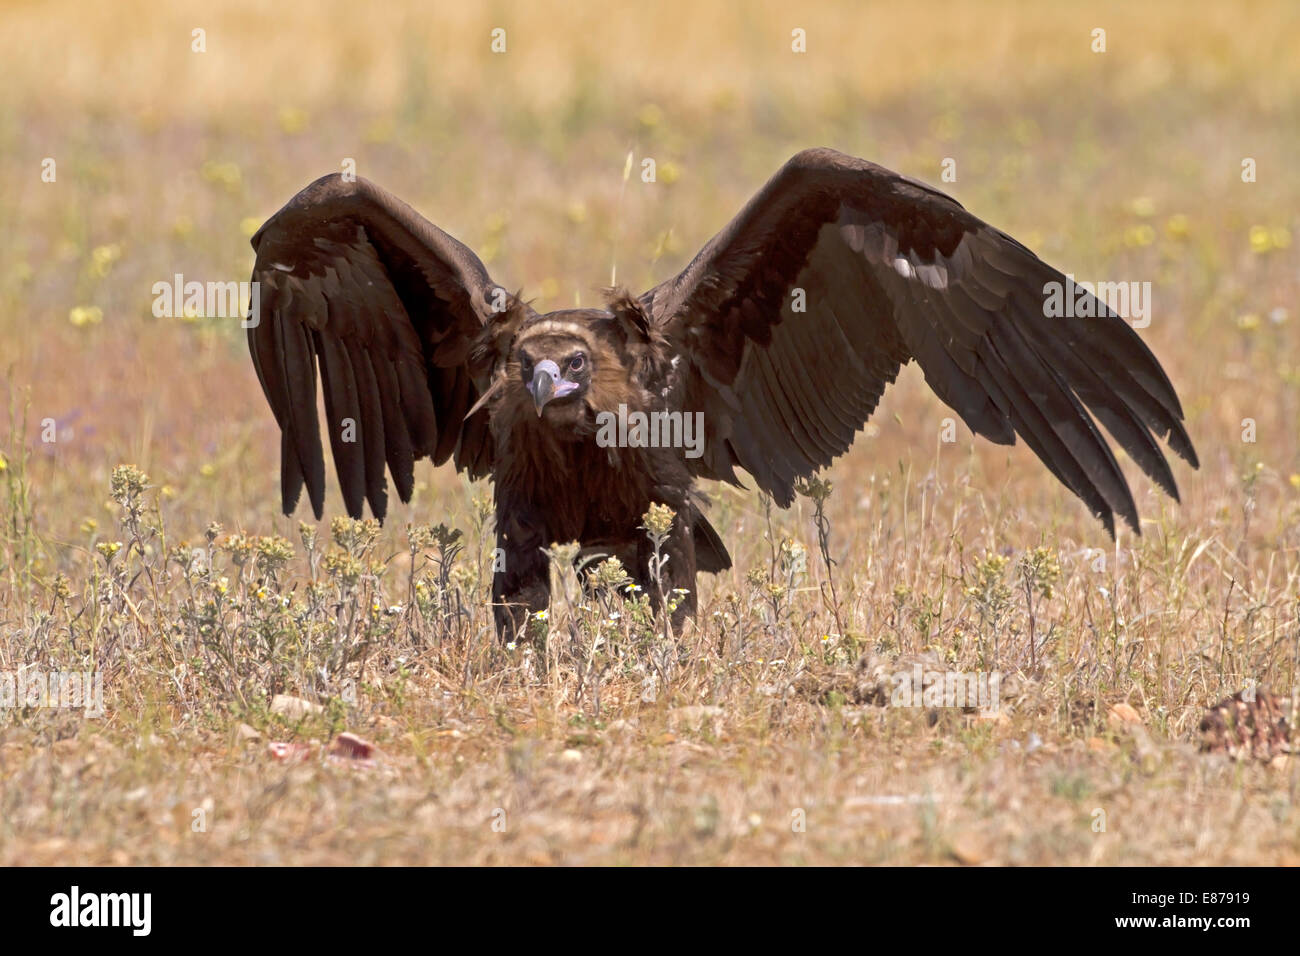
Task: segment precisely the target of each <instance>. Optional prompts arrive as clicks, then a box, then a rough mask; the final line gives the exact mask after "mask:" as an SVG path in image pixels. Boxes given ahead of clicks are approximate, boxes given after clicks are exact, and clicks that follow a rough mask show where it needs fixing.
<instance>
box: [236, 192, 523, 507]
mask: <svg viewBox="0 0 1300 956" xmlns="http://www.w3.org/2000/svg"><path fill="white" fill-rule="evenodd" d="M253 248H254V249H255V250H256V251H257V261H256V264H255V265H254V267H253V282H254V283H255V286H254V288H256V289H257V290H258V293H257V296H256V297H255V299H254V302H255V303H256V307H255V312H253V313H252V314H251V315H250V320H249V321H250V323H251V325H250V327H249V329H248V348H249V352H250V353H251V354H252V357H253V365H254V367H256V369H257V377H258V379H259V380H260V381H261V383H262V391H263V392H264V393H265V394H266V400H267V401H268V402H269V403H270V405H271V410H272V411H273V412H274V413H275V419H276V421H277V422H278V423H279V425H280V432H281V444H280V475H281V493H282V498H283V505H284V511H285V513H286V514H289V513H292V511H293V509H294V507H295V506H296V504H297V502H298V498H299V496H300V494H301V492H302V486H303V484H304V482H305V483H306V485H307V493H308V496H309V497H310V499H311V504H312V509H313V510H314V511H315V513H316V517H317V518H319V517H320V516H321V511H322V507H323V505H324V496H325V461H324V457H323V454H322V448H321V439H320V423H319V422H318V421H317V412H316V378H317V371H318V370H319V373H320V380H321V386H322V390H323V391H324V394H325V414H326V422H325V423H324V424H325V429H326V431H327V432H328V433H329V438H330V446H331V448H332V449H333V453H334V464H335V468H336V470H337V472H338V478H339V484H340V486H341V487H342V490H343V498H344V501H345V503H346V505H347V510H348V514H350V515H352V516H353V517H354V518H359V517H361V514H362V508H363V502H364V501H369V503H370V510H371V512H372V513H373V514H374V515H375V516H376V517H377V518H379V519H380V520H383V517H384V513H385V511H386V508H387V498H388V495H387V481H386V479H385V476H384V468H385V465H387V468H388V471H389V472H390V473H391V474H392V476H393V483H394V484H395V485H396V486H397V493H398V496H399V497H400V498H401V499H402V501H408V500H409V499H410V496H411V490H412V486H413V484H414V463H415V460H416V459H417V458H422V457H424V456H426V455H427V456H429V457H431V458H432V459H433V461H434V463H435V464H442V463H443V462H445V461H447V460H448V458H450V457H452V456H453V455H454V456H455V462H456V467H457V468H458V469H461V470H465V471H468V472H469V473H470V474H471V475H472V476H474V477H479V476H481V475H484V474H486V473H487V472H488V470H489V469H490V467H491V442H490V441H489V440H488V437H487V413H486V412H485V411H483V412H478V413H476V414H475V415H474V416H472V417H471V418H470V419H469V420H468V421H466V420H465V415H466V413H467V412H468V411H469V409H470V408H471V407H472V406H473V404H474V402H475V401H476V400H477V398H478V396H479V384H476V382H475V381H474V377H473V376H472V375H471V373H470V370H469V368H468V366H467V357H468V354H469V351H470V348H471V345H472V344H473V341H474V339H475V337H476V336H477V335H478V333H479V331H480V330H481V328H482V326H483V324H484V322H485V321H486V320H487V319H488V318H489V316H490V314H491V312H492V308H491V306H492V303H493V300H494V297H497V296H499V295H500V293H498V290H497V287H496V285H495V284H494V283H493V282H492V280H491V279H490V278H489V276H488V274H487V270H486V269H485V268H484V267H483V263H482V262H480V261H479V260H478V258H477V257H476V256H475V255H474V253H473V252H471V251H470V250H469V249H468V248H466V247H465V246H464V245H462V244H461V243H459V242H457V241H456V240H455V239H453V238H451V237H450V236H448V235H447V234H446V233H444V232H442V230H440V229H438V228H437V227H436V226H434V225H433V224H431V223H430V222H428V221H427V220H425V219H424V218H423V217H422V216H420V215H419V214H418V213H417V212H415V210H413V209H411V207H410V206H408V205H406V204H405V203H403V202H401V201H400V200H398V199H397V198H396V197H394V196H392V195H390V194H389V193H387V192H385V191H384V190H382V189H380V188H379V187H378V186H375V185H374V184H372V183H369V182H366V181H365V180H363V179H357V180H355V181H352V182H349V181H345V180H344V179H343V178H342V177H341V176H339V175H337V174H335V175H332V176H326V177H324V178H322V179H318V180H317V181H316V182H314V183H312V184H311V185H310V186H308V187H307V188H306V189H304V190H303V191H302V192H300V193H298V195H296V196H295V197H294V198H293V199H291V200H290V201H289V202H288V203H287V204H286V205H285V206H284V208H283V209H281V210H280V211H279V212H277V213H276V214H275V215H274V216H272V217H271V218H270V219H268V220H267V221H266V223H265V224H264V225H263V226H262V228H261V229H259V230H258V231H257V233H256V234H255V235H254V236H253Z"/></svg>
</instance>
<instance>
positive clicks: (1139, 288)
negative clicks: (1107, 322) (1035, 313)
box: [1043, 274, 1151, 329]
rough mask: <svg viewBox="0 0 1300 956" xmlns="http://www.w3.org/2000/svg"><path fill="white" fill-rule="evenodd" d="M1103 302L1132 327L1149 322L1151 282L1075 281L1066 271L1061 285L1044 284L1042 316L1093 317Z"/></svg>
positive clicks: (1058, 317)
mask: <svg viewBox="0 0 1300 956" xmlns="http://www.w3.org/2000/svg"><path fill="white" fill-rule="evenodd" d="M1102 303H1104V304H1105V305H1106V306H1107V307H1108V308H1109V309H1110V311H1111V312H1114V313H1115V314H1116V315H1118V316H1119V317H1120V318H1122V319H1127V320H1128V321H1129V322H1131V323H1132V325H1133V328H1135V329H1145V328H1146V327H1147V326H1148V325H1150V324H1151V283H1150V282H1097V283H1092V282H1075V281H1074V276H1073V275H1069V274H1067V275H1066V277H1065V283H1064V284H1062V283H1060V282H1056V281H1052V282H1047V283H1044V284H1043V316H1044V317H1045V318H1049V319H1060V318H1067V319H1095V318H1098V317H1099V316H1100V315H1101V314H1102V312H1101V309H1100V305H1101V304H1102Z"/></svg>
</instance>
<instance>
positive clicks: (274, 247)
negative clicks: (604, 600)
mask: <svg viewBox="0 0 1300 956" xmlns="http://www.w3.org/2000/svg"><path fill="white" fill-rule="evenodd" d="M252 244H253V248H254V250H255V251H256V263H255V265H254V267H253V276H252V278H253V281H254V282H255V283H257V284H258V288H259V297H258V299H257V301H258V306H257V309H256V310H255V312H254V313H252V314H250V316H249V320H248V322H247V326H248V345H249V351H250V352H251V354H252V359H253V365H254V367H255V368H256V370H257V376H258V379H259V381H260V382H261V386H262V390H263V392H264V393H265V395H266V399H267V401H268V403H269V404H270V406H271V410H272V412H273V413H274V415H275V419H276V421H277V423H278V424H279V426H280V436H281V438H280V462H281V465H280V469H281V471H280V475H281V496H282V503H283V507H284V511H285V513H286V514H290V513H292V512H293V510H294V508H295V506H296V505H297V503H298V499H299V497H300V494H301V492H302V489H303V486H304V485H306V488H307V495H308V497H309V498H310V499H311V505H312V509H313V511H314V512H315V514H316V517H317V518H320V517H321V513H322V509H323V507H324V496H325V460H324V456H323V449H322V442H321V436H320V432H321V427H322V423H321V422H320V421H319V417H318V411H317V380H318V378H319V381H320V387H321V390H322V391H323V393H324V410H325V422H324V423H323V424H324V430H325V431H326V432H327V433H328V435H329V442H330V447H331V449H332V451H333V458H334V466H335V469H336V470H337V473H338V481H339V486H340V488H341V490H342V494H343V500H344V504H345V506H346V508H347V512H348V514H349V515H351V516H353V517H354V518H359V517H361V516H362V514H363V509H364V507H365V505H366V503H369V506H370V511H371V513H372V514H373V515H374V516H375V517H376V518H378V519H379V520H381V521H382V520H383V518H384V514H385V510H386V507H387V501H388V492H387V484H388V482H387V477H386V474H385V472H387V475H391V477H392V481H393V484H394V485H395V486H396V489H397V495H398V497H399V498H400V499H401V500H402V501H408V500H409V499H410V496H411V491H412V487H413V485H414V465H415V461H416V460H417V459H420V458H426V457H427V458H430V459H432V461H433V463H434V464H435V465H441V464H443V463H445V462H447V461H452V462H454V463H455V467H456V469H457V470H458V471H461V472H464V473H465V474H467V475H469V476H470V477H471V478H481V477H490V478H491V479H492V482H493V484H494V493H495V515H496V536H497V546H498V549H499V550H498V551H497V555H498V561H497V562H496V570H495V573H494V581H493V588H492V596H493V606H494V615H495V622H496V626H497V628H498V631H499V632H500V633H501V634H502V635H514V634H518V633H519V632H520V628H521V627H522V626H523V625H524V624H525V623H526V620H527V616H528V615H529V614H533V613H536V612H539V611H541V610H543V609H545V608H546V606H547V603H548V601H549V597H550V594H549V573H548V558H547V556H546V555H545V554H544V553H543V549H545V548H548V547H549V546H550V545H551V544H552V543H554V542H566V541H577V542H579V543H580V545H581V548H582V551H581V552H580V554H595V553H604V554H610V555H615V556H618V557H619V558H620V559H621V560H622V561H623V564H624V566H625V567H626V568H627V569H628V572H629V573H630V575H631V577H632V578H633V579H634V580H635V581H636V582H637V583H639V584H640V585H642V586H643V587H644V588H645V590H646V591H647V592H650V593H651V594H652V595H656V596H657V597H658V598H659V599H662V598H664V597H665V596H666V595H667V594H668V593H669V589H672V591H673V592H675V593H676V595H678V597H679V599H680V603H679V604H678V606H677V609H676V611H674V617H675V618H677V617H679V616H681V617H684V616H687V615H691V614H693V613H694V610H695V603H696V593H697V592H696V580H695V579H696V574H697V572H699V571H709V572H718V571H723V570H725V569H727V568H729V567H730V566H731V558H730V556H729V555H728V553H727V550H726V547H725V546H724V545H723V543H722V541H721V539H720V538H719V536H718V534H717V532H716V531H715V530H714V529H713V527H712V526H711V525H710V524H709V522H708V521H707V519H706V518H705V515H704V513H703V500H704V499H703V498H702V497H701V496H700V494H699V492H698V491H697V490H696V481H697V479H711V480H719V481H726V482H731V483H733V484H737V485H739V484H740V478H739V476H738V475H737V471H738V469H743V470H744V471H745V472H747V473H748V475H749V477H750V479H751V480H752V482H753V483H754V484H756V485H757V486H758V488H760V489H761V490H762V491H764V492H766V493H767V494H768V495H770V496H771V497H772V498H773V499H774V500H775V501H776V502H777V503H778V504H780V505H781V506H783V507H788V506H789V505H790V504H791V503H792V501H793V500H794V493H795V488H796V484H797V483H798V482H799V480H800V479H802V478H805V477H807V476H811V475H812V474H814V473H815V472H817V471H819V470H820V469H822V468H825V467H826V466H828V465H830V463H831V462H832V461H833V460H834V459H835V458H836V457H837V456H839V455H842V454H843V453H844V452H845V451H847V450H848V448H849V446H850V445H851V444H852V442H853V438H854V435H855V434H856V433H857V432H858V431H859V430H860V429H861V428H862V427H863V426H864V424H865V423H866V421H867V419H868V418H869V417H870V415H871V413H872V411H873V410H874V409H875V407H876V404H877V402H879V401H880V396H881V394H882V393H883V392H884V390H885V387H886V386H887V385H888V384H889V383H890V382H892V381H894V379H895V377H896V376H897V374H898V372H899V369H900V368H902V366H903V365H904V364H906V363H907V362H909V361H913V360H914V361H916V362H917V364H918V365H920V367H921V370H922V372H923V373H924V376H925V380H926V381H927V382H928V383H929V386H930V387H931V388H932V389H933V390H934V392H935V394H936V395H937V396H938V397H939V398H940V399H941V400H942V401H943V402H944V403H946V404H947V405H948V406H950V407H951V408H952V409H953V410H954V411H955V412H956V413H957V415H959V416H960V417H961V419H962V420H963V421H964V422H965V423H966V424H967V425H968V426H969V427H970V429H971V430H972V431H973V432H975V433H976V434H979V435H982V436H984V437H985V438H987V439H989V440H990V441H993V442H997V443H998V444H1003V445H1010V444H1013V443H1014V442H1015V440H1016V436H1019V437H1020V438H1021V439H1023V440H1024V442H1025V444H1027V445H1028V446H1029V447H1030V448H1031V449H1032V450H1033V451H1034V453H1035V454H1036V455H1037V456H1038V457H1039V459H1041V460H1042V462H1043V464H1045V465H1046V466H1047V468H1048V469H1049V470H1050V471H1051V472H1052V474H1053V475H1055V476H1056V477H1057V478H1058V479H1059V480H1060V481H1061V483H1062V484H1064V485H1065V486H1066V487H1067V488H1069V489H1070V491H1072V492H1074V494H1075V495H1077V496H1078V497H1079V498H1081V499H1082V500H1083V503H1084V504H1085V505H1086V506H1087V507H1088V509H1089V510H1090V511H1091V512H1092V513H1093V515H1095V516H1096V517H1097V518H1099V519H1100V520H1101V522H1102V523H1103V525H1104V526H1105V528H1106V530H1107V531H1108V532H1109V533H1110V535H1111V536H1112V537H1113V536H1114V534H1115V516H1116V515H1119V516H1120V517H1121V518H1123V519H1124V521H1125V522H1126V523H1127V524H1128V525H1129V526H1130V527H1131V528H1132V529H1133V531H1134V532H1135V533H1140V529H1139V527H1138V513H1137V508H1136V506H1135V504H1134V500H1133V495H1132V493H1131V492H1130V490H1129V486H1128V483H1127V481H1126V480H1125V477H1124V474H1123V472H1122V471H1121V470H1120V466H1119V463H1118V462H1117V461H1116V459H1115V455H1114V454H1113V452H1112V451H1111V448H1110V446H1109V445H1108V443H1107V441H1106V439H1104V438H1103V437H1102V433H1101V430H1100V428H1099V425H1100V426H1104V427H1105V429H1106V430H1107V431H1108V432H1109V434H1110V435H1111V437H1112V438H1113V439H1114V440H1115V441H1116V442H1118V444H1119V445H1120V446H1121V447H1122V448H1123V449H1124V450H1125V452H1127V453H1128V455H1129V456H1130V457H1131V458H1132V459H1133V461H1134V462H1136V463H1137V465H1138V467H1140V468H1141V469H1142V471H1144V472H1145V473H1146V474H1147V475H1148V476H1149V477H1150V478H1151V479H1152V480H1153V481H1154V482H1155V483H1156V484H1157V485H1158V486H1159V487H1160V488H1162V489H1163V490H1164V491H1165V492H1166V493H1168V494H1169V495H1170V496H1171V497H1173V498H1174V499H1175V500H1177V498H1178V488H1177V485H1176V484H1175V482H1174V475H1173V472H1172V470H1171V468H1170V465H1169V462H1168V461H1167V460H1166V458H1165V455H1164V453H1163V450H1162V447H1161V445H1160V444H1159V443H1158V442H1157V438H1158V439H1160V440H1161V441H1163V442H1164V443H1165V444H1167V445H1168V447H1169V448H1170V449H1172V450H1173V451H1174V452H1175V453H1177V454H1178V455H1179V456H1180V457H1182V458H1183V459H1185V460H1186V461H1187V462H1188V463H1190V464H1191V466H1192V467H1197V457H1196V451H1195V449H1194V448H1193V447H1192V442H1191V440H1190V438H1189V437H1188V434H1187V431H1186V430H1185V428H1184V426H1183V410H1182V407H1181V405H1180V403H1179V400H1178V396H1177V394H1175V392H1174V389H1173V386H1172V385H1171V384H1170V382H1169V378H1168V377H1167V376H1166V374H1165V372H1164V370H1163V369H1162V368H1161V366H1160V363H1159V362H1158V361H1157V360H1156V358H1155V356H1154V355H1153V354H1152V353H1151V350H1150V349H1149V348H1147V346H1146V344H1145V343H1143V341H1142V339H1141V338H1140V337H1139V336H1138V334H1137V333H1136V332H1135V331H1134V329H1133V328H1132V327H1131V326H1130V324H1129V323H1128V322H1126V321H1125V320H1124V319H1123V318H1121V317H1120V316H1119V315H1118V314H1116V313H1115V312H1114V311H1113V310H1111V309H1110V308H1109V307H1107V306H1106V304H1105V303H1103V302H1101V301H1100V300H1097V299H1095V298H1094V297H1093V296H1092V295H1091V294H1090V292H1088V291H1087V290H1086V289H1080V290H1074V287H1073V286H1072V284H1071V280H1067V279H1066V277H1065V276H1063V275H1062V274H1061V273H1060V272H1058V271H1057V270H1056V269H1054V268H1053V267H1051V266H1049V265H1047V264H1046V263H1045V262H1043V261H1042V260H1041V259H1039V258H1038V257H1037V256H1036V255H1035V254H1034V253H1033V252H1031V251H1030V250H1029V249H1027V248H1026V247H1025V246H1023V245H1021V244H1020V243H1019V242H1017V241H1016V240H1015V239H1013V238H1012V237H1011V236H1009V235H1007V234H1006V233H1004V232H1002V231H1000V230H999V229H996V228H994V227H993V226H990V225H988V224H987V223H985V222H983V221H981V220H980V219H977V218H976V217H975V216H973V215H971V214H970V213H969V212H967V211H966V209H965V208H964V207H963V206H962V205H961V204H960V203H958V202H957V201H956V200H954V199H952V198H951V197H950V196H948V195H946V194H944V193H942V192H940V191H939V190H937V189H934V188H932V187H930V186H927V185H925V184H924V183H921V182H919V181H916V180H913V179H910V178H908V177H905V176H901V175H899V174H898V173H894V172H891V171H890V170H888V169H885V168H884V167H882V166H878V165H876V164H874V163H870V162H867V161H865V160H862V159H858V158H856V157H853V156H848V155H845V154H843V153H840V152H837V151H835V150H832V149H809V150H805V151H803V152H800V153H798V154H797V155H796V156H794V157H793V158H792V159H791V160H790V161H789V162H787V163H786V164H785V165H784V166H783V167H781V169H780V170H779V171H777V173H776V175H774V176H773V177H772V178H771V180H769V181H768V183H767V185H765V186H764V187H763V188H762V189H760V190H759V191H758V193H757V194H756V195H754V196H753V198H752V199H750V201H749V202H748V204H746V205H745V207H744V208H743V209H741V210H740V212H739V214H738V215H737V216H736V217H735V218H734V219H733V220H732V221H731V222H730V223H729V224H727V225H726V227H725V228H723V230H722V231H721V232H719V233H718V234H717V235H716V236H715V237H714V238H713V239H712V241H710V242H709V243H708V244H707V245H705V246H704V248H703V249H701V250H700V252H699V254H698V255H696V256H695V258H694V259H692V260H691V261H690V263H689V264H687V266H686V267H685V268H684V269H683V270H682V271H681V272H680V273H679V274H678V275H676V276H673V277H672V278H670V279H668V280H667V281H665V282H662V283H661V284H659V285H657V286H655V287H654V288H652V289H650V290H649V291H648V292H645V293H644V294H642V295H640V296H639V297H633V296H632V295H631V294H629V293H628V292H626V291H623V290H618V289H611V290H608V292H607V293H606V296H605V307H604V308H599V309H595V308H592V309H565V310H561V311H556V312H549V313H546V314H539V313H537V312H536V311H534V310H533V308H532V307H531V306H530V305H529V304H528V303H527V302H525V301H523V300H522V299H521V298H520V297H519V295H518V294H510V293H508V292H507V291H506V290H505V288H503V287H502V286H501V285H498V284H497V283H496V282H495V281H494V280H493V279H492V277H491V276H490V275H489V274H488V271H487V269H486V268H485V267H484V265H483V263H482V261H480V260H479V258H478V257H477V256H475V254H474V253H473V252H472V251H471V250H470V249H469V248H467V247H466V246H464V245H463V244H461V243H460V242H458V241H457V240H455V239H453V238H452V237H451V236H449V235H447V233H445V232H443V231H442V230H441V229H439V228H438V227H436V226H434V225H433V224H432V223H430V222H429V221H428V220H426V219H424V218H423V217H422V216H420V214H419V213H417V212H416V211H415V210H414V209H412V208H411V207H410V206H408V205H407V204H406V203H404V202H402V201H401V200H399V199H397V198H396V197H395V196H393V195H391V194H390V193H388V192H386V191H385V190H383V189H381V188H380V187H379V186H376V185H374V184H373V183H370V182H367V181H366V180H364V179H361V178H356V177H350V178H345V177H343V176H341V175H338V174H335V175H330V176H326V177H324V178H322V179H318V180H317V181H316V182H314V183H312V184H311V185H310V186H307V187H306V188H305V189H303V190H302V191H301V192H300V193H298V194H297V195H296V196H294V197H293V198H292V199H291V200H290V201H289V202H288V203H287V204H286V205H285V206H284V207H283V208H282V209H280V210H279V211H278V212H277V213H275V214H274V215H273V216H272V217H271V218H270V219H268V220H267V221H266V223H265V224H264V225H263V226H262V227H261V229H259V230H258V231H257V233H256V234H255V235H254V236H253V238H252ZM1062 287H1065V288H1066V289H1070V290H1073V294H1074V295H1077V302H1076V303H1075V304H1076V305H1077V306H1082V307H1079V308H1075V309H1073V310H1068V311H1067V314H1065V315H1059V314H1055V312H1054V310H1052V309H1050V308H1048V307H1047V305H1046V303H1047V301H1048V299H1049V297H1050V295H1051V294H1052V292H1051V290H1053V289H1055V290H1059V289H1061V288H1062ZM1058 311H1059V310H1058ZM651 504H660V505H667V506H669V507H670V508H671V509H672V510H673V512H674V518H673V520H672V524H671V528H670V529H668V531H667V534H666V536H665V537H663V538H662V539H661V541H660V544H659V547H660V555H661V556H663V555H666V556H667V559H668V560H667V562H666V564H664V565H663V566H662V570H661V573H660V574H658V575H654V574H652V573H651V572H650V562H651V561H652V557H653V554H654V550H653V549H654V545H652V543H651V541H650V540H649V538H648V537H647V534H646V530H645V529H644V528H643V527H642V524H643V516H644V515H645V514H646V513H647V510H648V509H649V507H650V505H651ZM656 606H661V605H658V604H657V605H656Z"/></svg>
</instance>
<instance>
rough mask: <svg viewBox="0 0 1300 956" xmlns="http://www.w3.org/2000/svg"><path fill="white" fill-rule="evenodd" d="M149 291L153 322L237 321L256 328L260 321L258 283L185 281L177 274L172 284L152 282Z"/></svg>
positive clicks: (260, 310) (249, 327) (180, 274)
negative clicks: (187, 320) (185, 320)
mask: <svg viewBox="0 0 1300 956" xmlns="http://www.w3.org/2000/svg"><path fill="white" fill-rule="evenodd" d="M276 268H282V267H281V266H276ZM150 291H151V292H153V297H154V298H153V315H154V318H156V319H179V318H182V317H188V318H196V319H239V320H240V324H241V325H242V326H243V327H244V328H246V329H251V328H256V327H257V324H258V323H259V322H260V321H261V313H262V286H261V283H259V282H235V281H233V280H232V281H230V282H208V283H203V282H199V281H197V280H192V281H190V282H186V281H185V276H184V274H182V273H180V272H178V273H176V275H175V276H173V277H172V281H171V282H155V283H154V284H153V288H152V289H151V290H150ZM245 303H247V306H245Z"/></svg>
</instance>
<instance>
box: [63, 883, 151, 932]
mask: <svg viewBox="0 0 1300 956" xmlns="http://www.w3.org/2000/svg"><path fill="white" fill-rule="evenodd" d="M50 907H51V908H50V925H51V926H67V927H75V926H129V927H131V934H132V935H133V936H148V935H149V931H150V929H151V928H152V923H153V894H152V893H82V892H81V887H79V886H73V887H72V890H71V892H68V893H55V894H54V895H53V896H51V897H50Z"/></svg>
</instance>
